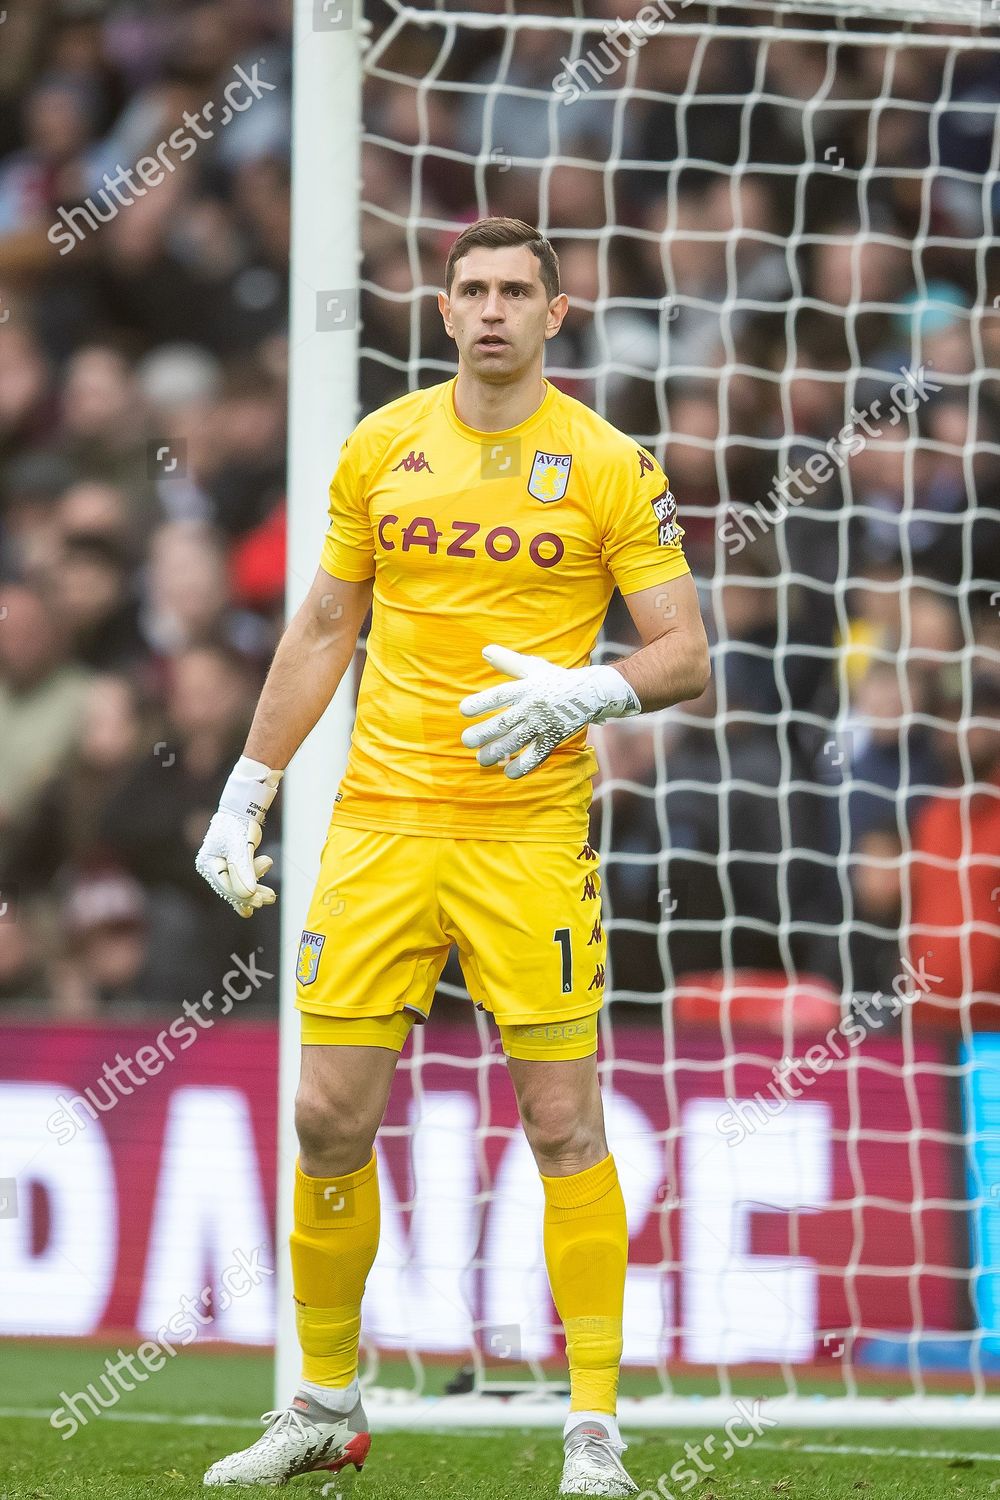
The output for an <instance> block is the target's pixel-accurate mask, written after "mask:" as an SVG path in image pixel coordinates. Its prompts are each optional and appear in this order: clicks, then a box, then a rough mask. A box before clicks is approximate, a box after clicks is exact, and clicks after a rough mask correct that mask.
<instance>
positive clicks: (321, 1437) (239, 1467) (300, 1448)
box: [205, 1391, 610, 1493]
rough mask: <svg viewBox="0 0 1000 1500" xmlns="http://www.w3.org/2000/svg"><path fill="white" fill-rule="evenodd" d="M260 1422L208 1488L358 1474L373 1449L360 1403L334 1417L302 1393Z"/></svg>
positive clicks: (213, 1472) (209, 1477)
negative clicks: (257, 1432) (346, 1471)
mask: <svg viewBox="0 0 1000 1500" xmlns="http://www.w3.org/2000/svg"><path fill="white" fill-rule="evenodd" d="M261 1421H262V1422H265V1423H266V1424H267V1431H266V1432H265V1433H264V1435H263V1437H259V1438H258V1439H257V1441H256V1442H255V1443H251V1445H250V1447H249V1448H241V1449H240V1451H239V1452H238V1453H230V1455H229V1457H228V1458H220V1459H219V1462H218V1463H215V1464H213V1465H212V1467H211V1468H210V1469H209V1470H208V1473H207V1474H206V1475H205V1483H206V1484H274V1485H277V1484H284V1483H285V1482H286V1481H287V1480H289V1479H292V1478H294V1476H295V1475H296V1474H312V1473H313V1472H314V1471H317V1470H321V1469H322V1470H329V1471H330V1472H331V1473H332V1474H337V1473H339V1472H340V1470H341V1469H343V1468H346V1466H347V1465H348V1464H353V1465H354V1467H355V1468H356V1469H360V1468H361V1467H362V1466H363V1464H364V1461H365V1459H366V1458H367V1457H368V1450H369V1448H370V1447H371V1443H372V1440H371V1437H370V1435H369V1432H368V1419H367V1418H366V1416H365V1413H364V1408H363V1406H362V1405H361V1402H360V1401H358V1402H357V1404H356V1405H355V1406H354V1407H353V1408H352V1409H351V1411H349V1412H347V1413H340V1412H333V1411H328V1410H327V1408H326V1407H325V1406H320V1405H319V1404H318V1402H316V1401H314V1400H313V1399H312V1397H311V1396H307V1395H305V1394H304V1393H303V1392H301V1391H300V1392H299V1393H298V1395H296V1396H295V1398H294V1399H293V1401H292V1404H291V1406H288V1407H286V1408H285V1410H284V1411H268V1412H265V1413H264V1415H263V1417H262V1418H261ZM607 1493H610V1492H607Z"/></svg>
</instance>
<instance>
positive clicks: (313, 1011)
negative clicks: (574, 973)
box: [295, 996, 569, 1023]
mask: <svg viewBox="0 0 1000 1500" xmlns="http://www.w3.org/2000/svg"><path fill="white" fill-rule="evenodd" d="M295 1009H296V1010H297V1011H299V1012H300V1013H301V1014H302V1015H304V1016H320V1017H323V1016H328V1017H329V1018H330V1020H331V1021H378V1020H384V1019H387V1018H388V1017H389V1016H398V1015H399V1014H400V1013H401V1012H402V1011H408V1012H409V1013H410V1015H412V1016H413V1019H414V1021H415V1022H417V1023H420V1022H421V1021H426V1020H427V1017H428V1016H429V1014H430V1012H429V1011H423V1010H419V1009H418V1008H417V1006H415V1005H410V1004H408V1003H407V1002H405V1001H404V1003H403V1004H402V1005H390V1006H389V1007H388V1009H387V1008H386V1007H385V1006H384V1005H375V1006H368V1007H366V1008H365V1009H362V1008H361V1007H360V1006H357V1005H353V1006H351V1007H350V1008H349V1009H348V1008H346V1007H345V1006H335V1005H307V1004H305V1003H304V1002H303V1001H302V1000H301V999H299V997H298V996H296V999H295ZM567 1019H569V1018H567Z"/></svg>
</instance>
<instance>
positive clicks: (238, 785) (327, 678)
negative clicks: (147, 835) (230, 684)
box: [195, 568, 372, 917]
mask: <svg viewBox="0 0 1000 1500" xmlns="http://www.w3.org/2000/svg"><path fill="white" fill-rule="evenodd" d="M371 596H372V581H371V579H370V578H368V579H364V580H362V581H360V582H347V581H345V580H343V579H340V578H334V577H333V575H332V574H331V573H327V572H326V570H325V569H324V568H318V569H317V571H316V577H315V579H314V580H313V583H312V587H311V588H310V590H309V593H308V594H307V595H306V597H305V599H304V600H303V602H302V604H301V605H300V606H299V608H298V609H297V610H296V612H295V614H294V615H293V617H292V619H291V620H290V622H289V624H288V627H287V629H286V630H285V632H284V634H283V635H282V637H281V640H280V642H279V644H278V649H277V651H276V652H275V654H274V660H273V661H272V663H271V668H270V671H269V672H268V674H267V679H266V681H265V683H264V686H263V689H262V690H261V695H260V699H259V701H258V703H257V709H256V712H255V713H254V716H253V723H252V724H251V726H250V733H249V735H248V736H247V742H246V746H245V748H244V751H243V754H242V755H241V756H240V758H239V760H238V761H237V762H236V765H235V767H234V768H233V771H232V774H231V775H230V777H229V780H228V781H227V782H226V785H225V788H224V790H223V793H222V798H221V800H220V802H219V811H218V812H217V813H216V814H215V816H214V818H213V819H212V821H211V823H210V824H209V827H208V832H207V834H206V835H205V841H204V843H203V844H202V846H201V849H200V851H199V853H198V857H197V859H196V861H195V867H196V869H197V870H198V873H199V874H200V875H202V876H204V878H205V879H206V880H207V881H208V883H209V885H210V886H211V887H212V889H213V890H214V891H215V892H216V894H217V895H219V896H221V897H222V898H223V900H224V901H228V902H229V904H230V906H232V907H233V908H234V910H235V911H237V912H238V913H239V915H240V916H241V917H249V916H252V915H253V913H254V912H255V911H257V910H258V909H259V908H260V907H261V906H270V905H271V903H272V902H273V901H274V899H275V896H274V891H273V890H272V889H271V888H270V887H269V886H265V885H261V884H260V881H261V879H262V878H263V876H265V875H266V874H267V872H268V870H270V868H271V864H272V861H271V860H270V859H269V858H268V857H267V856H266V855H262V854H261V855H258V854H255V850H256V849H257V846H258V845H259V843H260V838H261V830H262V828H263V824H264V818H265V816H266V814H267V810H268V808H269V807H270V805H271V803H272V802H273V801H274V798H275V794H276V793H277V790H278V784H279V783H280V781H281V778H282V776H283V775H284V772H285V767H286V766H287V765H288V763H289V761H290V760H291V758H292V756H293V755H294V754H295V752H296V750H297V749H298V748H299V746H300V745H301V744H302V741H303V740H304V739H305V738H306V736H307V735H308V734H309V732H310V730H311V729H313V728H314V727H315V725H316V723H317V722H318V720H319V718H320V715H321V714H322V713H323V710H324V709H325V708H326V706H327V704H328V703H329V702H330V699H331V698H332V697H333V695H334V693H335V692H336V690H337V687H338V685H339V683H340V680H341V678H342V677H343V675H344V673H345V672H346V671H347V669H348V667H349V666H350V663H351V660H352V658H353V656H354V648H355V645H356V644H357V639H358V632H359V631H360V629H361V625H362V622H363V620H364V618H365V615H366V613H367V611H368V607H369V605H370V603H371Z"/></svg>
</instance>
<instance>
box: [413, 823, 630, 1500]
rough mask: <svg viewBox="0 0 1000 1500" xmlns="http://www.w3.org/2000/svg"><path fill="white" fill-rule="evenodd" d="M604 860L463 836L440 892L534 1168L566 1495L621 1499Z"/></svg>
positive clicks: (623, 1237) (623, 1250) (626, 1489)
mask: <svg viewBox="0 0 1000 1500" xmlns="http://www.w3.org/2000/svg"><path fill="white" fill-rule="evenodd" d="M599 864H600V862H599V860H598V857H597V855H596V853H595V851H594V850H593V849H591V847H590V846H589V845H588V844H585V845H584V846H583V847H582V848H581V847H580V845H579V844H575V845H572V846H569V845H565V844H540V843H529V842H524V843H506V844H501V843H495V842H483V841H480V840H462V841H459V842H456V844H455V845H453V846H452V851H451V858H450V860H449V865H450V866H451V878H450V879H449V880H447V881H444V880H443V881H442V886H441V891H442V906H443V907H444V909H445V911H446V912H447V913H448V920H450V921H452V923H453V926H454V930H455V935H456V938H457V939H458V941H459V947H460V953H461V957H462V966H463V969H464V970H465V974H466V978H467V980H468V984H469V990H470V993H471V994H472V996H473V998H474V999H475V1000H477V1001H479V1002H480V1003H482V1004H484V1005H485V1006H486V1007H487V1008H488V1009H489V1010H491V1011H492V1012H493V1014H494V1016H495V1018H496V1020H497V1022H498V1024H499V1026H500V1033H501V1036H502V1038H503V1044H504V1051H505V1052H506V1054H507V1057H508V1066H509V1069H510V1074H511V1079H512V1081H513V1083H514V1087H515V1090H516V1092H517V1097H518V1105H519V1108H520V1111H521V1119H522V1122H523V1125H524V1129H525V1133H526V1135H527V1138H528V1141H529V1143H530V1145H531V1148H532V1151H533V1152H534V1155H535V1161H536V1162H537V1164H538V1169H539V1172H540V1174H541V1177H542V1186H543V1188H544V1192H545V1221H544V1245H545V1261H546V1267H547V1269H548V1273H549V1282H550V1285H551V1287H552V1295H553V1300H554V1302H555V1304H556V1308H557V1310H558V1313H559V1317H560V1319H561V1320H562V1323H563V1327H564V1329H565V1333H566V1349H567V1356H568V1361H569V1367H570V1390H571V1400H570V1414H569V1417H568V1419H567V1422H566V1426H565V1429H564V1436H565V1439H566V1464H565V1468H564V1471H563V1479H562V1485H561V1489H562V1493H564V1494H598V1495H601V1494H603V1495H629V1494H633V1493H634V1492H635V1490H636V1486H635V1485H634V1484H633V1483H632V1480H631V1479H630V1478H629V1476H628V1474H627V1473H626V1472H625V1469H624V1468H623V1466H622V1463H621V1458H620V1454H621V1453H622V1452H623V1451H624V1446H625V1445H624V1444H623V1442H622V1439H621V1435H620V1433H619V1431H618V1424H617V1420H616V1416H615V1411H616V1402H617V1390H618V1368H619V1363H620V1360H621V1348H622V1304H623V1301H624V1295H625V1269H626V1263H627V1259H628V1227H627V1223H626V1218H625V1204H624V1201H623V1199H622V1194H621V1188H620V1186H619V1184H618V1174H617V1172H616V1170H615V1164H614V1160H613V1158H612V1157H611V1155H610V1154H609V1152H608V1145H607V1140H606V1138H605V1133H604V1112H603V1106H602V1103H601V1094H600V1089H599V1087H598V1077H597V1061H596V1055H597V1012H598V1010H599V1008H600V1004H601V1000H602V998H603V989H604V969H605V962H606V957H607V954H606V943H605V936H604V930H603V926H602V923H601V903H600V889H601V883H600V876H599V874H598V870H599Z"/></svg>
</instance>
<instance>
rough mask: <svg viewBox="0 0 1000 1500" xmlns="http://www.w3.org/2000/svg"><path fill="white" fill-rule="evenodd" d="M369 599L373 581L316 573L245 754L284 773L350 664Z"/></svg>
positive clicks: (279, 654)
mask: <svg viewBox="0 0 1000 1500" xmlns="http://www.w3.org/2000/svg"><path fill="white" fill-rule="evenodd" d="M371 598H372V581H371V579H370V578H367V579H365V580H364V581H363V582H361V583H348V582H346V581H345V580H344V579H342V578H334V577H333V575H332V573H327V572H326V570H325V569H324V568H317V569H316V577H315V578H314V579H313V582H312V587H311V588H310V590H309V592H308V594H307V595H306V597H305V599H304V600H303V601H302V603H301V605H300V606H299V608H298V609H297V610H296V612H295V614H294V615H293V616H292V619H291V620H290V621H289V624H288V627H287V629H286V630H285V633H284V635H283V636H282V637H281V640H280V642H279V643H278V649H277V651H276V652H275V653H274V660H273V661H272V663H271V668H270V671H269V672H268V674H267V678H266V680H265V682H264V686H263V688H262V690H261V695H260V699H259V701H258V703H257V710H256V712H255V714H254V716H253V723H252V724H251V725H250V733H249V734H248V735H247V742H246V747H245V749H244V751H243V754H244V755H246V756H249V757H250V758H251V759H252V760H256V761H262V762H263V763H264V765H266V766H273V767H275V768H276V769H278V770H282V771H283V770H284V769H285V767H286V766H287V765H288V763H289V761H290V760H291V758H292V756H293V755H294V754H295V752H296V750H297V749H298V748H299V746H300V745H301V744H302V741H303V740H304V739H305V738H306V736H307V735H308V734H309V732H310V730H312V729H313V728H314V727H315V725H316V724H317V723H318V721H319V718H320V715H321V714H322V713H323V711H324V709H325V708H326V706H327V704H328V703H329V702H330V699H331V698H332V697H333V695H334V693H335V692H336V691H337V688H338V686H339V685H340V679H341V678H342V677H343V675H344V673H345V672H346V671H347V669H348V667H349V666H350V664H351V661H352V659H353V657H354V648H355V646H356V645H357V640H358V633H359V631H360V629H361V625H362V623H363V621H364V618H365V615H366V614H367V613H368V608H369V606H370V604H371Z"/></svg>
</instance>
